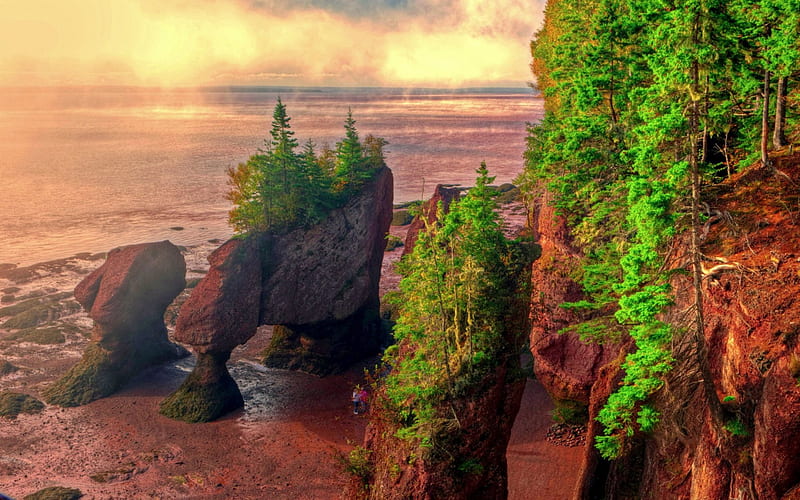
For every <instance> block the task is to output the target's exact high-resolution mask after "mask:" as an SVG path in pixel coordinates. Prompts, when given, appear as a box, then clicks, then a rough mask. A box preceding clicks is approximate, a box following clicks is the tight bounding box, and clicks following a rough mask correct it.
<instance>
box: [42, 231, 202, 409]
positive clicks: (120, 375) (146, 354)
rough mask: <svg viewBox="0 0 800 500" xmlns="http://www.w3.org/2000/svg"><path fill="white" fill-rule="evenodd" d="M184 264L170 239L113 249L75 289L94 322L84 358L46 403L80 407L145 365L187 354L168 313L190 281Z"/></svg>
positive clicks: (50, 390) (48, 395)
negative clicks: (171, 332) (171, 333)
mask: <svg viewBox="0 0 800 500" xmlns="http://www.w3.org/2000/svg"><path fill="white" fill-rule="evenodd" d="M185 274H186V263H185V261H184V259H183V255H181V252H180V250H178V248H177V247H176V246H175V245H173V244H172V243H170V242H169V241H161V242H158V243H143V244H139V245H131V246H127V247H121V248H117V249H114V250H112V251H111V252H109V254H108V258H107V259H106V262H105V263H104V264H103V265H102V266H100V267H99V268H98V269H96V270H95V271H94V272H93V273H91V274H90V275H88V276H87V277H86V278H85V279H84V280H83V281H81V283H80V284H78V286H77V287H76V288H75V298H76V299H77V300H78V302H80V304H81V305H82V306H83V307H84V308H85V309H86V310H87V311H88V313H89V317H90V318H92V319H93V320H94V329H93V330H92V337H91V344H90V345H89V346H88V347H87V349H86V351H85V352H84V355H83V358H82V359H81V360H80V361H79V362H78V364H76V365H75V366H73V367H72V368H71V369H70V370H69V371H68V372H67V373H66V374H65V375H64V376H63V377H62V378H61V379H59V380H58V381H57V382H56V383H55V384H53V385H52V386H51V387H50V388H48V389H47V390H46V391H45V398H46V400H47V402H48V403H51V404H57V405H61V406H78V405H82V404H86V403H88V402H90V401H93V400H95V399H98V398H101V397H104V396H107V395H109V394H111V393H113V392H114V391H116V390H117V389H118V388H119V387H120V386H121V385H122V384H123V383H125V382H126V381H128V380H130V379H131V377H133V376H135V375H136V374H138V373H139V372H140V371H142V370H143V369H145V368H148V367H150V366H153V365H156V364H160V363H163V362H166V361H169V360H172V359H176V358H178V357H180V356H182V355H185V351H184V350H183V349H182V348H180V347H179V346H177V345H175V344H173V343H171V342H170V341H169V339H168V338H167V327H166V326H165V325H164V311H166V309H167V306H169V305H170V303H171V302H172V301H173V299H174V298H175V297H176V296H177V295H178V294H179V293H180V292H181V290H183V288H184V287H185V285H186V282H185V278H184V276H185Z"/></svg>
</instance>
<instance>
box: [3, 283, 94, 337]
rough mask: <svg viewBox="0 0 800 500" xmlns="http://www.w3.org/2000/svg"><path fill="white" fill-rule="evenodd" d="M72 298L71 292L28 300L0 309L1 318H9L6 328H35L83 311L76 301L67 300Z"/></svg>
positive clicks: (5, 324)
mask: <svg viewBox="0 0 800 500" xmlns="http://www.w3.org/2000/svg"><path fill="white" fill-rule="evenodd" d="M71 296H72V294H71V293H69V292H64V293H57V294H53V295H49V296H47V297H43V298H34V299H28V300H24V301H22V302H20V303H19V304H14V305H13V306H8V307H3V308H0V317H9V316H10V317H9V319H8V320H6V322H5V323H3V327H4V328H10V329H24V328H33V327H36V326H39V325H41V324H44V323H47V322H48V321H52V320H54V319H57V318H59V317H60V316H63V315H66V314H72V313H75V312H78V311H80V310H81V306H80V304H78V303H77V302H76V301H75V300H65V299H69V298H70V297H71Z"/></svg>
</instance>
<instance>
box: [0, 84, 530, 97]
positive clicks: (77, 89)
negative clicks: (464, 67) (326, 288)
mask: <svg viewBox="0 0 800 500" xmlns="http://www.w3.org/2000/svg"><path fill="white" fill-rule="evenodd" d="M0 90H1V91H11V92H21V93H24V92H63V93H82V92H89V91H93V92H97V91H101V92H120V93H137V92H148V93H149V92H153V91H161V92H176V93H183V92H190V93H191V92H198V93H214V92H229V93H348V92H358V93H365V92H366V93H379V92H389V93H403V94H409V95H469V94H509V95H519V94H530V95H531V96H532V97H538V96H539V95H540V93H539V92H538V91H537V90H534V89H533V88H531V87H530V86H520V87H508V86H499V87H492V86H487V87H327V86H319V87H315V86H303V85H298V86H292V85H276V86H273V85H207V86H177V87H159V86H144V85H143V86H138V85H54V86H51V85H0Z"/></svg>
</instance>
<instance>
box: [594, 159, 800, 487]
mask: <svg viewBox="0 0 800 500" xmlns="http://www.w3.org/2000/svg"><path fill="white" fill-rule="evenodd" d="M799 185H800V156H793V157H784V158H779V159H777V161H776V164H775V170H774V171H772V170H768V169H751V170H748V171H745V172H744V173H742V174H738V175H736V176H734V177H732V178H731V179H730V180H728V181H727V182H725V183H724V184H723V185H722V186H720V187H718V188H717V192H715V193H711V194H710V195H709V196H708V200H709V205H710V209H709V215H710V217H709V219H708V223H707V224H706V228H707V237H706V238H705V241H704V243H703V246H702V253H703V254H704V256H705V257H706V258H707V260H706V262H705V263H704V265H705V268H706V269H705V273H704V274H705V279H704V281H703V299H704V309H705V332H704V333H705V341H706V344H707V346H708V362H709V365H710V368H711V372H712V379H713V385H714V388H715V390H716V396H717V398H718V399H719V400H720V401H722V405H723V412H722V418H721V422H720V424H721V425H715V424H714V419H713V418H712V414H711V412H710V410H709V405H708V404H707V400H706V399H705V395H704V393H703V391H702V389H701V384H700V383H699V381H700V377H699V371H698V364H697V360H696V351H695V350H694V347H693V345H692V343H691V342H690V340H689V339H688V337H689V336H688V335H683V336H679V337H676V341H675V351H674V352H675V354H674V355H675V357H676V358H677V361H676V366H675V368H674V369H673V370H672V372H670V374H669V377H668V380H667V384H666V385H665V387H664V388H663V389H662V390H661V391H659V393H658V394H657V395H656V400H655V404H656V407H657V409H658V410H659V411H660V412H661V413H662V422H661V423H660V424H659V426H658V427H657V429H656V431H655V432H654V433H653V434H652V435H647V436H641V437H640V438H639V439H638V441H637V443H638V444H637V445H635V446H634V447H633V449H632V450H631V452H630V453H629V454H628V456H627V457H625V458H623V459H621V460H617V461H615V462H613V463H608V462H605V461H603V460H600V459H599V458H598V456H597V454H596V452H595V451H594V450H593V449H587V459H586V463H585V469H584V480H585V481H584V490H583V493H584V497H585V498H597V497H600V496H603V495H605V496H608V497H618V496H624V495H626V494H630V495H634V496H637V497H642V498H654V499H672V498H698V499H700V498H702V499H710V500H716V499H719V500H722V499H728V498H739V499H759V500H763V499H770V500H773V499H787V500H788V499H790V498H798V497H800V386H799V384H800V340H799V337H800V300H798V290H800V231H798V227H797V225H798V223H800V216H798V213H800V196H798V191H799V189H798V186H799ZM681 238H682V240H681V241H680V242H679V243H681V245H680V248H688V237H686V236H685V235H684V236H682V237H681ZM679 253H683V255H677V256H676V257H675V258H674V259H673V267H675V268H683V267H687V268H688V264H687V262H688V255H686V254H687V252H686V251H683V252H679ZM673 287H674V290H675V292H676V304H675V306H674V307H673V308H672V309H671V311H670V312H669V313H668V314H667V318H666V319H667V320H668V321H669V322H670V323H671V324H673V325H674V326H675V327H676V328H681V327H686V326H687V325H686V319H685V318H686V315H685V311H686V310H688V309H689V308H690V307H691V305H692V299H691V296H692V295H691V294H692V289H691V281H690V278H689V277H688V276H686V275H680V274H679V275H676V277H675V279H674V280H673ZM615 377H616V369H615V368H614V367H613V366H611V365H610V366H609V367H608V368H607V369H606V370H604V371H603V374H602V375H601V377H600V378H599V380H598V381H597V383H596V384H595V385H594V387H593V390H592V404H591V418H594V416H596V414H597V411H599V409H600V408H602V405H603V404H604V402H605V398H607V396H608V394H609V393H610V392H611V391H612V390H613V389H614V387H615ZM598 427H599V426H597V425H595V424H593V423H592V425H590V429H589V432H590V438H593V437H594V435H596V434H597V433H598V432H599V431H600V429H599V428H598Z"/></svg>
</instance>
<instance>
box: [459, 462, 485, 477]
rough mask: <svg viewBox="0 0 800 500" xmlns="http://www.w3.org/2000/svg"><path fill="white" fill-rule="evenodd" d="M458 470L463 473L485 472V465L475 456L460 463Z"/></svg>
mask: <svg viewBox="0 0 800 500" xmlns="http://www.w3.org/2000/svg"><path fill="white" fill-rule="evenodd" d="M457 469H458V472H460V473H462V474H483V465H482V464H481V463H480V462H479V461H477V460H475V459H474V458H468V459H466V460H464V461H463V462H461V463H460V464H458V467H457Z"/></svg>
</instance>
